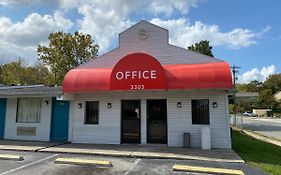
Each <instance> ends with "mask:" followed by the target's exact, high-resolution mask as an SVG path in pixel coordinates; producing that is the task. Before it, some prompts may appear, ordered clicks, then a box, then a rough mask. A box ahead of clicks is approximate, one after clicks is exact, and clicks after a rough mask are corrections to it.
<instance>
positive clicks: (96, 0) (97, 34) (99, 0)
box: [60, 0, 202, 52]
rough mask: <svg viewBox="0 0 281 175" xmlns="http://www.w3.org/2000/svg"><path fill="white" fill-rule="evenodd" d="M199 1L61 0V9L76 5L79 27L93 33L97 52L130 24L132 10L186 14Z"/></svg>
mask: <svg viewBox="0 0 281 175" xmlns="http://www.w3.org/2000/svg"><path fill="white" fill-rule="evenodd" d="M199 1H202V0H173V1H172V0H166V1H165V3H163V1H162V0H155V1H152V2H151V1H149V0H134V1H127V0H119V1H112V0H92V1H86V0H82V1H75V0H60V5H61V7H62V8H65V9H68V8H78V12H79V13H80V14H82V15H83V18H82V19H79V20H78V25H79V30H80V31H81V32H84V33H89V34H92V35H93V36H94V38H95V39H96V42H97V44H99V45H100V51H101V52H103V51H105V50H107V49H108V48H109V46H110V45H111V44H112V41H113V39H114V38H116V37H117V35H118V33H120V32H122V31H123V30H124V29H126V28H128V27H130V26H131V25H132V24H133V22H132V21H131V20H130V18H129V17H130V14H131V13H151V14H153V15H155V14H165V15H171V14H172V12H174V11H179V12H180V13H184V14H185V13H187V12H188V11H189V9H190V8H191V7H196V6H197V4H198V2H199Z"/></svg>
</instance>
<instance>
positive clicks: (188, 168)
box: [173, 165, 244, 175]
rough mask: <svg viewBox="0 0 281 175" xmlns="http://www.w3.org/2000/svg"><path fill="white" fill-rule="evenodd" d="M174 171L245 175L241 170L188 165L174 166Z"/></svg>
mask: <svg viewBox="0 0 281 175" xmlns="http://www.w3.org/2000/svg"><path fill="white" fill-rule="evenodd" d="M173 171H184V172H196V173H211V174H232V175H244V173H243V171H241V170H234V169H223V168H211V167H199V166H186V165H174V166H173Z"/></svg>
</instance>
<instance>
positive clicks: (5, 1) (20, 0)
mask: <svg viewBox="0 0 281 175" xmlns="http://www.w3.org/2000/svg"><path fill="white" fill-rule="evenodd" d="M56 3H57V2H56V0H44V1H42V0H0V6H1V5H2V6H6V7H11V8H13V7H20V6H22V5H28V6H34V5H44V6H46V5H53V4H56Z"/></svg>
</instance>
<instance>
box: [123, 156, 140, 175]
mask: <svg viewBox="0 0 281 175" xmlns="http://www.w3.org/2000/svg"><path fill="white" fill-rule="evenodd" d="M140 161H141V159H137V160H136V161H135V162H134V164H133V165H132V166H131V167H130V169H129V170H128V171H127V172H126V173H125V174H124V175H128V174H129V173H130V172H131V171H132V170H133V169H134V168H135V167H136V166H137V165H138V163H139V162H140Z"/></svg>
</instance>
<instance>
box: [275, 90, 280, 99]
mask: <svg viewBox="0 0 281 175" xmlns="http://www.w3.org/2000/svg"><path fill="white" fill-rule="evenodd" d="M273 96H274V98H275V99H276V100H281V91H278V92H276V93H275V94H274V95H273Z"/></svg>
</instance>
